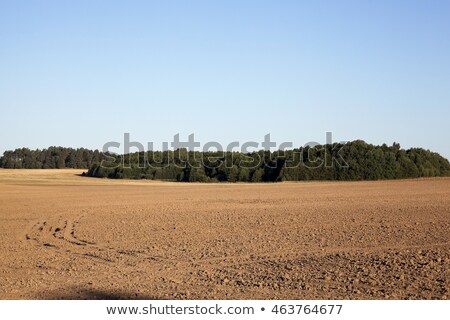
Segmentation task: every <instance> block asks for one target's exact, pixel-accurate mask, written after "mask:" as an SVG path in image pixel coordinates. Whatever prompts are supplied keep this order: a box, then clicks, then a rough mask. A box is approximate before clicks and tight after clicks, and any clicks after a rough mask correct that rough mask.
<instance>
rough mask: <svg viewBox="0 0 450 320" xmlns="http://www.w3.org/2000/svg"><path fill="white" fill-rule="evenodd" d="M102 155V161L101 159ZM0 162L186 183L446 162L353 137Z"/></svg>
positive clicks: (356, 172) (34, 153) (12, 154)
mask: <svg viewBox="0 0 450 320" xmlns="http://www.w3.org/2000/svg"><path fill="white" fill-rule="evenodd" d="M102 160H104V161H103V162H102ZM0 167H2V168H12V169H21V168H24V169H54V168H55V169H60V168H78V169H89V170H88V171H87V173H86V174H87V176H90V177H99V178H112V179H152V180H171V181H186V182H219V181H228V182H277V181H302V180H380V179H402V178H418V177H435V176H450V163H449V161H448V160H447V159H445V158H444V157H442V156H440V155H439V154H437V153H434V152H431V151H429V150H424V149H421V148H412V149H408V150H405V149H401V148H400V145H399V144H397V143H394V144H393V145H392V146H387V145H385V144H383V145H382V146H374V145H371V144H367V143H365V142H364V141H361V140H356V141H353V142H349V143H346V144H333V145H319V146H315V147H304V148H300V149H294V150H289V151H275V152H269V151H258V152H252V153H247V154H244V153H240V152H188V151H187V150H185V149H179V150H175V151H156V152H140V153H138V152H136V153H131V154H127V155H115V156H113V155H112V154H103V153H101V152H99V151H98V150H95V151H92V150H88V149H83V148H80V149H72V148H63V147H50V148H48V149H43V150H39V149H38V150H29V149H26V148H22V149H16V150H14V151H6V152H5V153H4V155H3V157H1V158H0Z"/></svg>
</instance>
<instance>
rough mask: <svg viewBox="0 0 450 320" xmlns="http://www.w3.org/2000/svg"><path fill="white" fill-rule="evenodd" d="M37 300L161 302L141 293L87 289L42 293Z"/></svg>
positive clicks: (37, 296)
mask: <svg viewBox="0 0 450 320" xmlns="http://www.w3.org/2000/svg"><path fill="white" fill-rule="evenodd" d="M35 298H36V299H39V300H40V299H42V300H159V298H156V297H154V296H151V295H146V294H141V293H131V292H124V291H118V290H114V291H109V290H102V289H86V288H69V289H62V290H55V291H48V292H41V293H40V294H38V295H36V297H35Z"/></svg>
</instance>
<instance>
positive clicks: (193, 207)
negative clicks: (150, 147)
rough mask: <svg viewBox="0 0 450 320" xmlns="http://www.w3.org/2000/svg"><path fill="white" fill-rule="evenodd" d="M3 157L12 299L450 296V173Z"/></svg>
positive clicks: (3, 284) (5, 272) (6, 277)
mask: <svg viewBox="0 0 450 320" xmlns="http://www.w3.org/2000/svg"><path fill="white" fill-rule="evenodd" d="M79 173H81V170H53V171H52V170H15V171H14V170H0V240H1V246H0V298H1V299H341V298H348V299H448V298H449V295H450V293H449V290H450V289H449V281H450V271H449V263H450V179H448V178H440V179H421V180H402V181H379V182H309V183H279V184H183V183H168V182H152V181H118V180H114V181H111V180H104V179H93V178H85V177H81V176H77V175H76V174H79Z"/></svg>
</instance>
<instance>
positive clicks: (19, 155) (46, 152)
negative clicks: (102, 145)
mask: <svg viewBox="0 0 450 320" xmlns="http://www.w3.org/2000/svg"><path fill="white" fill-rule="evenodd" d="M102 159H103V154H102V153H101V152H99V151H98V150H95V151H92V150H88V149H84V148H79V149H72V148H63V147H50V148H48V149H43V150H39V149H37V150H30V149H28V148H21V149H16V150H14V151H5V152H4V154H3V157H1V158H0V167H1V168H8V169H63V168H75V169H88V168H90V167H92V166H93V165H95V164H100V163H101V161H102Z"/></svg>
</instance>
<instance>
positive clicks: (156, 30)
mask: <svg viewBox="0 0 450 320" xmlns="http://www.w3.org/2000/svg"><path fill="white" fill-rule="evenodd" d="M0 111H1V116H0V137H1V141H0V152H2V153H3V151H4V150H5V149H13V148H17V147H22V146H26V147H30V148H44V147H48V146H51V145H61V146H71V147H81V146H83V147H88V148H101V147H102V145H103V144H104V143H105V142H106V141H110V140H117V141H121V140H122V137H123V133H124V132H130V134H131V138H132V139H136V140H139V141H142V142H146V141H154V142H155V143H157V144H158V143H160V142H161V141H170V139H171V138H172V137H173V135H174V134H176V133H178V132H179V133H180V135H181V138H183V137H187V135H188V134H190V133H192V132H194V133H195V134H196V137H197V139H199V140H200V141H201V142H202V143H204V142H206V141H208V140H215V141H219V142H223V143H225V142H229V141H234V140H239V141H247V140H256V141H262V139H263V136H264V134H266V133H269V132H270V133H271V135H272V139H273V140H276V141H279V142H281V141H293V142H294V143H295V144H296V145H303V144H304V143H305V142H308V141H312V140H313V141H318V142H325V132H326V131H332V132H333V134H334V138H335V139H336V140H354V139H363V140H366V141H367V142H370V143H374V144H381V143H383V142H386V143H388V144H392V142H394V141H396V142H399V143H400V144H401V145H402V146H403V147H411V146H418V147H424V148H427V149H431V150H433V151H437V152H440V153H441V154H443V155H444V156H446V157H447V158H449V157H450V126H449V120H450V2H449V1H361V0H358V1H312V0H311V1H262V0H258V1H242V0H241V1H230V0H227V1H220V2H219V1H93V0H89V1H3V0H2V1H0Z"/></svg>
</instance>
